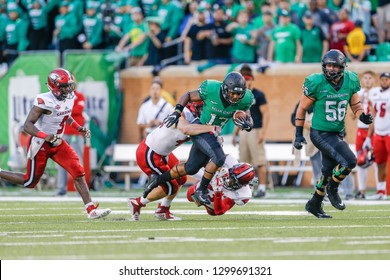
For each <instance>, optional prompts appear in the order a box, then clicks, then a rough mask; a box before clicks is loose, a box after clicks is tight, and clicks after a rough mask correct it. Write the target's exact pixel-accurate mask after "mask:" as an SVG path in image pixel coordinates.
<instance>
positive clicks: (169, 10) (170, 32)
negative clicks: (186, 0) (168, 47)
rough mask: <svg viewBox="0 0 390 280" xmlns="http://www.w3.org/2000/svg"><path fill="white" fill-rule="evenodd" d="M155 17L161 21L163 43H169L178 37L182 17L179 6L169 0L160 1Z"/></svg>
mask: <svg viewBox="0 0 390 280" xmlns="http://www.w3.org/2000/svg"><path fill="white" fill-rule="evenodd" d="M157 15H158V16H159V17H160V18H161V19H162V21H163V24H162V25H161V30H162V31H163V32H164V33H165V34H166V37H165V42H170V41H172V40H173V39H175V38H177V37H178V35H179V26H180V22H181V20H182V19H183V17H184V12H183V9H182V7H181V6H179V5H178V4H177V3H175V2H174V1H171V0H161V3H160V5H159V7H158V11H157Z"/></svg>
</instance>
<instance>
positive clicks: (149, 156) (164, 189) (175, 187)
mask: <svg viewBox="0 0 390 280" xmlns="http://www.w3.org/2000/svg"><path fill="white" fill-rule="evenodd" d="M202 107H203V102H194V103H189V104H188V105H187V106H186V107H185V109H184V110H183V112H182V114H181V116H180V118H179V122H178V124H177V126H172V127H169V128H167V127H166V126H165V125H164V123H162V124H161V125H160V126H159V127H157V128H156V129H154V130H153V131H152V132H151V133H150V134H148V136H147V137H146V138H145V139H144V140H143V141H142V142H141V143H140V144H139V146H138V148H137V152H136V156H137V164H138V165H139V167H140V168H141V169H142V171H143V172H144V173H145V174H146V175H148V176H151V175H152V174H162V173H164V172H166V171H168V170H170V169H171V168H173V167H174V166H177V164H178V163H179V161H178V159H177V158H176V157H175V155H174V154H173V153H172V151H173V150H174V149H176V148H177V147H178V146H179V145H181V144H182V143H184V142H186V141H188V140H189V135H197V134H199V133H207V132H209V133H212V134H214V135H216V136H218V135H219V133H220V132H221V128H220V127H217V126H214V125H201V124H191V123H192V122H193V121H194V120H196V119H197V118H198V116H199V114H200V111H201V109H202ZM186 180H187V178H186V177H185V176H183V177H181V178H179V179H173V180H170V181H167V182H165V183H163V184H161V185H159V186H158V187H157V188H155V189H153V190H152V191H151V192H150V193H148V195H147V196H146V197H138V198H129V199H128V205H129V208H130V212H131V214H132V219H133V220H135V221H138V220H139V217H140V213H141V208H142V207H145V206H146V204H148V203H149V202H152V201H156V200H159V199H163V200H162V201H161V203H160V204H159V205H158V207H157V209H156V211H155V213H154V215H155V217H156V218H157V219H159V220H179V219H180V218H179V217H175V216H174V215H173V214H172V213H171V212H170V206H171V202H172V200H173V199H174V198H175V197H176V195H177V193H178V192H179V190H180V188H181V186H182V185H183V184H184V183H185V182H186Z"/></svg>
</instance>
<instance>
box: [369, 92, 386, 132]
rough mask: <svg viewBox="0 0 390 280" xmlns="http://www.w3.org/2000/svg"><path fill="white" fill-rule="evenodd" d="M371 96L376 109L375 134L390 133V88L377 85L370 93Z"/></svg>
mask: <svg viewBox="0 0 390 280" xmlns="http://www.w3.org/2000/svg"><path fill="white" fill-rule="evenodd" d="M369 98H370V102H371V104H372V107H373V108H374V111H375V119H374V132H375V134H378V135H381V136H385V135H390V88H388V89H386V90H382V89H381V88H380V87H376V88H374V90H373V91H372V92H371V93H370V96H369Z"/></svg>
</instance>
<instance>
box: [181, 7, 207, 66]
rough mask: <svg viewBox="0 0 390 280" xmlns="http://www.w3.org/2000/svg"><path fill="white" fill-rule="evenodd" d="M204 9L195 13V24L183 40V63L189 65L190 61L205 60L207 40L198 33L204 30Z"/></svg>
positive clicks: (205, 27) (205, 26) (199, 9)
mask: <svg viewBox="0 0 390 280" xmlns="http://www.w3.org/2000/svg"><path fill="white" fill-rule="evenodd" d="M207 28H208V26H207V25H206V17H205V9H204V8H202V7H201V8H198V10H197V13H196V22H195V24H193V25H192V26H191V28H190V30H189V31H188V34H187V36H186V37H185V39H184V62H185V63H186V64H190V63H191V61H199V60H204V59H206V48H207V45H208V40H209V39H208V38H207V37H205V36H203V35H202V34H201V33H200V32H201V31H202V30H206V29H207Z"/></svg>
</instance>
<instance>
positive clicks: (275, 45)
mask: <svg viewBox="0 0 390 280" xmlns="http://www.w3.org/2000/svg"><path fill="white" fill-rule="evenodd" d="M279 22H280V23H279V24H278V25H277V26H276V27H275V29H274V30H273V32H272V41H271V43H270V45H269V49H268V61H273V60H275V61H276V62H283V63H286V62H297V63H300V62H301V61H302V45H301V41H300V39H301V31H300V30H299V28H298V26H296V25H295V24H293V23H291V21H290V13H289V11H287V10H282V11H281V16H280V17H279Z"/></svg>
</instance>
